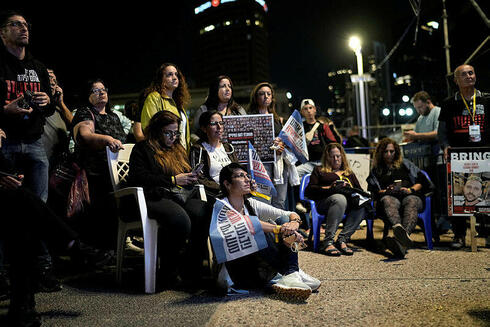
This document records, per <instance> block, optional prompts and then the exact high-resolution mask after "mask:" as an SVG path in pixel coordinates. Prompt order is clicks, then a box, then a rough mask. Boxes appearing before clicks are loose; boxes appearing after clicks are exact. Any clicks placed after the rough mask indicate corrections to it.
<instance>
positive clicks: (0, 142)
mask: <svg viewBox="0 0 490 327" xmlns="http://www.w3.org/2000/svg"><path fill="white" fill-rule="evenodd" d="M2 138H4V139H6V138H7V135H6V134H5V132H4V131H3V130H2V129H0V148H1V147H2Z"/></svg>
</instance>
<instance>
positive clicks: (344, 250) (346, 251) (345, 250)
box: [337, 242, 354, 255]
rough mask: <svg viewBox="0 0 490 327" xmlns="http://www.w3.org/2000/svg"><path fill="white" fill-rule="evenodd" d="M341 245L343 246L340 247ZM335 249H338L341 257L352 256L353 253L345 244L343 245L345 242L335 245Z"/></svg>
mask: <svg viewBox="0 0 490 327" xmlns="http://www.w3.org/2000/svg"><path fill="white" fill-rule="evenodd" d="M342 244H343V245H345V246H344V247H342ZM337 248H338V249H339V251H340V252H341V253H342V254H343V255H353V254H354V251H352V249H351V248H349V247H348V246H347V244H345V242H342V243H337Z"/></svg>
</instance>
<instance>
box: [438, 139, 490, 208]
mask: <svg viewBox="0 0 490 327" xmlns="http://www.w3.org/2000/svg"><path fill="white" fill-rule="evenodd" d="M447 173H448V178H447V181H448V183H447V190H448V195H449V196H448V212H449V215H450V216H471V215H473V214H474V213H487V214H489V213H490V197H489V195H488V191H489V187H490V148H488V147H481V148H451V149H450V153H449V163H448V166H447Z"/></svg>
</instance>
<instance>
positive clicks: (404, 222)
mask: <svg viewBox="0 0 490 327" xmlns="http://www.w3.org/2000/svg"><path fill="white" fill-rule="evenodd" d="M367 182H368V190H369V191H370V192H371V194H373V196H374V199H375V200H376V211H377V212H380V213H381V215H382V216H383V217H385V219H386V220H387V222H388V223H390V224H391V226H392V227H393V234H394V236H395V238H394V240H392V239H387V241H388V242H389V243H388V244H387V245H388V247H389V249H390V250H391V251H392V252H393V254H394V255H395V256H396V257H401V258H403V257H404V256H405V254H406V252H407V248H408V247H410V246H411V245H412V240H411V239H410V234H411V233H412V232H413V230H414V229H415V226H416V225H417V219H418V213H419V212H422V211H423V210H424V204H425V195H424V194H425V192H424V190H428V189H430V188H431V187H432V183H431V182H430V181H429V180H428V179H427V178H426V176H425V175H424V174H423V173H422V172H421V170H420V169H419V168H418V167H417V166H415V164H413V163H412V162H411V161H409V160H407V159H403V156H402V152H401V149H400V146H399V145H398V143H396V141H394V140H392V139H390V138H384V139H382V140H381V141H380V142H379V143H378V145H377V146H376V150H375V152H374V159H373V169H371V173H370V174H369V176H368V178H367Z"/></svg>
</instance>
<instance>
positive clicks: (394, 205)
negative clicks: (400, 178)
mask: <svg viewBox="0 0 490 327" xmlns="http://www.w3.org/2000/svg"><path fill="white" fill-rule="evenodd" d="M379 202H380V204H381V207H382V209H383V213H384V216H385V217H386V219H387V220H388V221H389V222H390V223H391V225H392V226H393V225H395V224H401V225H402V226H403V228H405V230H406V231H407V232H408V233H409V234H411V233H412V232H413V230H414V229H415V226H417V219H418V213H419V212H420V211H422V209H423V203H422V200H421V199H420V198H419V197H418V196H416V195H407V196H406V197H404V198H403V199H402V200H401V201H400V200H399V199H397V198H396V197H394V196H391V195H385V196H383V197H382V198H381V199H380V200H379ZM400 213H401V215H400Z"/></svg>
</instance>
